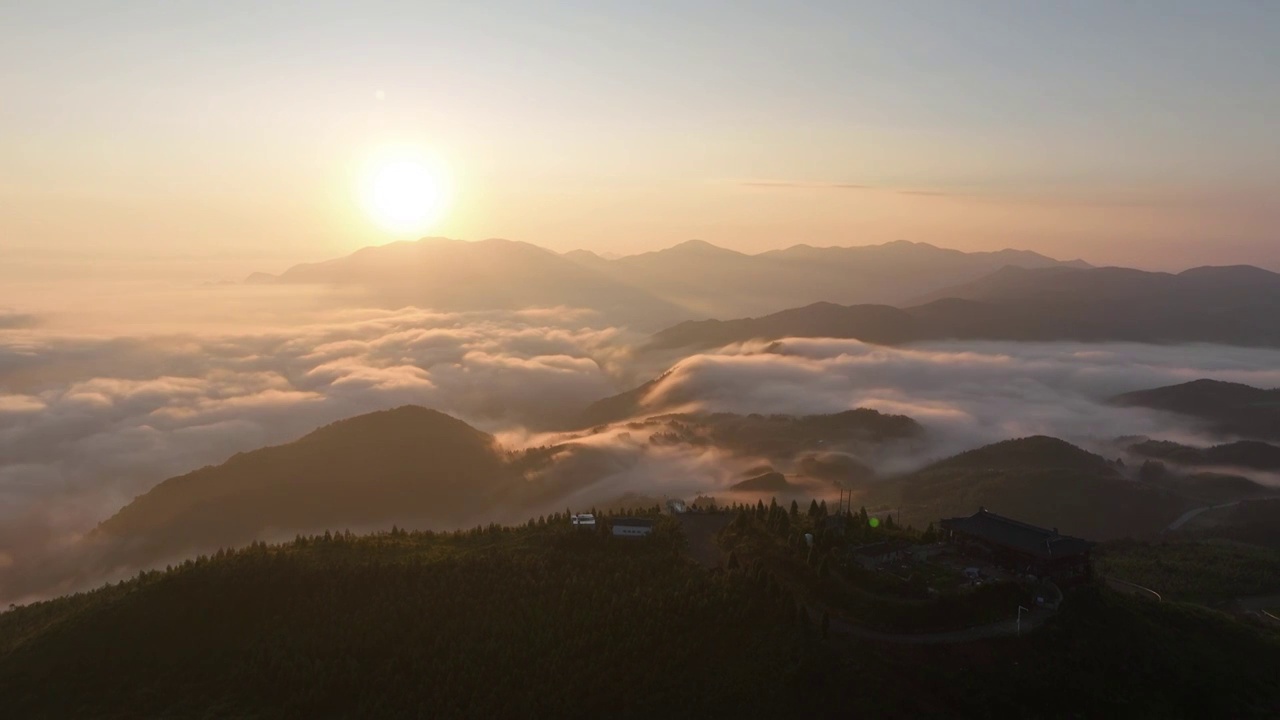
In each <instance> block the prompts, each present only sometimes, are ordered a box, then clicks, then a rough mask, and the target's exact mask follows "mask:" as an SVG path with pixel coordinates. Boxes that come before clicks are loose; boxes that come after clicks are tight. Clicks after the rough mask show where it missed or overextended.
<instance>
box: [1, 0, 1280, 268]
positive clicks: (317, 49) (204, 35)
mask: <svg viewBox="0 0 1280 720" xmlns="http://www.w3.org/2000/svg"><path fill="white" fill-rule="evenodd" d="M1277 67H1280V4H1278V3H1273V2H1265V1H1263V0H1259V1H1256V2H1230V1H1223V2H1214V3H1208V2H1202V1H1198V0H1197V1H1183V0H1163V1H1160V2H1155V1H1151V2H1138V1H1134V2H1113V1H1110V0H1108V1H1098V2H1094V1H1088V0H1081V1H1078V2H1070V3H1068V2H1058V3H1049V2H1036V3H1027V2H1014V1H1012V0H1010V1H1008V2H1001V1H996V0H989V1H985V2H965V3H959V2H952V1H951V0H912V1H909V2H893V3H890V2H854V1H852V0H841V1H839V2H827V1H820V2H811V3H802V4H796V3H790V2H759V1H756V0H735V1H733V2H694V1H692V0H682V1H680V2H667V1H666V0H651V1H650V2H643V3H640V2H634V1H628V2H610V1H608V0H593V1H592V2H567V1H552V0H509V1H508V0H473V1H472V2H466V3H455V2H431V1H429V0H405V1H403V2H401V1H395V0H366V1H364V2H360V3H354V2H352V3H346V2H335V1H334V0H309V1H307V2H270V3H264V2H257V1H255V2H245V1H240V0H225V1H224V2H219V3H204V2H160V1H154V2H144V1H141V0H132V1H125V0H115V1H112V2H106V1H92V0H63V1H62V2H57V3H50V2H45V1H43V0H41V1H38V2H30V1H28V0H6V1H5V2H3V3H0V98H3V100H2V101H0V279H4V280H6V281H16V280H27V281H31V282H35V281H38V280H40V279H43V278H44V277H46V276H47V277H54V276H57V277H80V276H95V277H96V276H103V275H129V274H137V275H147V274H149V273H175V272H176V273H179V274H181V275H182V276H184V277H186V276H190V277H192V278H204V279H219V278H223V279H225V278H233V279H234V278H238V277H240V276H241V275H240V274H241V273H244V272H247V271H249V270H264V271H269V272H278V271H280V270H283V269H284V268H286V267H288V266H289V265H292V264H294V263H295V262H300V261H308V260H319V259H325V258H329V257H334V256H337V255H342V254H346V253H348V252H351V251H353V250H355V249H357V248H359V247H361V246H364V245H369V244H375V243H381V242H387V241H390V240H397V239H404V237H405V235H406V233H405V232H388V231H386V230H384V229H381V228H380V227H379V226H378V224H377V223H376V222H374V221H373V219H371V218H370V216H369V214H368V212H366V210H365V208H364V207H363V206H362V204H361V199H360V187H361V185H360V183H361V182H362V180H361V178H362V177H363V173H365V172H366V171H365V170H364V168H366V167H367V166H368V164H369V162H370V158H373V157H378V156H379V154H380V153H381V154H386V153H388V152H390V153H392V154H394V153H397V152H406V153H409V152H411V153H415V154H422V155H424V156H429V157H431V158H432V159H433V162H434V163H436V165H435V167H441V168H444V170H442V171H441V172H442V173H443V174H444V176H445V177H446V178H447V184H448V187H449V188H450V193H449V194H450V198H451V201H450V204H449V207H448V209H447V211H446V212H445V213H444V214H443V215H442V216H441V217H440V219H439V221H438V222H437V223H435V224H434V225H433V226H432V227H430V228H423V229H422V230H423V231H422V232H420V233H418V234H422V235H426V234H431V235H446V236H450V237H458V238H463V239H483V238H488V237H505V238H509V239H513V240H524V241H528V242H532V243H535V244H538V245H542V246H544V247H548V248H551V249H553V250H561V251H563V250H570V249H573V248H587V249H590V250H594V251H597V252H602V253H603V252H610V253H631V252H638V251H644V250H649V249H654V248H658V247H665V246H669V245H673V244H676V243H678V242H681V241H684V240H688V239H692V238H698V239H702V240H706V241H709V242H712V243H715V244H718V245H721V246H724V247H730V248H734V249H738V250H742V251H747V252H758V251H762V250H767V249H771V248H776V247H785V246H789V245H792V244H796V243H801V242H804V243H809V244H814V245H861V244H872V243H881V242H889V241H892V240H897V239H907V240H912V241H921V242H930V243H933V244H936V245H940V246H944V247H954V248H959V249H963V250H986V249H998V248H1003V247H1018V248H1026V249H1032V250H1037V251H1041V252H1044V253H1047V254H1050V255H1054V256H1056V257H1061V258H1064V259H1066V258H1076V257H1083V258H1084V259H1086V260H1089V261H1091V262H1094V263H1102V264H1124V265H1131V266H1138V267H1146V268H1153V269H1181V268H1185V267H1190V266H1194V265H1203V264H1233V263H1252V264H1258V265H1262V266H1265V267H1269V268H1271V269H1275V270H1280V253H1277V252H1276V250H1275V248H1276V240H1277V227H1280V133H1276V132H1275V130H1274V122H1275V119H1276V118H1280V73H1278V72H1276V70H1275V69H1276V68H1277Z"/></svg>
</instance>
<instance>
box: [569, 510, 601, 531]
mask: <svg viewBox="0 0 1280 720" xmlns="http://www.w3.org/2000/svg"><path fill="white" fill-rule="evenodd" d="M569 521H570V522H571V523H573V525H574V527H580V528H584V529H587V530H592V529H595V526H596V516H595V515H592V514H591V513H582V514H581V515H570V516H569Z"/></svg>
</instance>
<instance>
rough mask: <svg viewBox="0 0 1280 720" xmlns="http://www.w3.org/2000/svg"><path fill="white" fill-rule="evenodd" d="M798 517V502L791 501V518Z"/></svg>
mask: <svg viewBox="0 0 1280 720" xmlns="http://www.w3.org/2000/svg"><path fill="white" fill-rule="evenodd" d="M798 517H800V504H799V503H797V502H796V501H795V500H792V501H791V519H792V520H795V519H796V518H798Z"/></svg>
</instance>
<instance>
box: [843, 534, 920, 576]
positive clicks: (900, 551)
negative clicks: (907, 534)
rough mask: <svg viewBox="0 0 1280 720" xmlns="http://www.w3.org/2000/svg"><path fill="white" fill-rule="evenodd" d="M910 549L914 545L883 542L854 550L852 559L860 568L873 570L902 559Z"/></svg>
mask: <svg viewBox="0 0 1280 720" xmlns="http://www.w3.org/2000/svg"><path fill="white" fill-rule="evenodd" d="M912 547H914V544H913V543H910V542H908V541H906V540H884V541H882V542H876V543H871V544H870V545H863V546H861V547H857V548H854V549H853V559H854V561H855V562H857V563H858V564H859V565H861V566H862V567H864V568H866V569H868V570H874V569H875V568H876V567H878V566H880V565H885V564H887V563H891V562H894V561H897V560H900V559H902V558H903V557H905V556H906V555H907V552H908V551H909V550H911V548H912Z"/></svg>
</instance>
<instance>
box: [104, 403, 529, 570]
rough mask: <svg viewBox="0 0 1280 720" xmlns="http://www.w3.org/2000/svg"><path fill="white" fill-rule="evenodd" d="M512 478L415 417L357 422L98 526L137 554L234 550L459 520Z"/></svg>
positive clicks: (405, 412)
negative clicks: (323, 531) (331, 530)
mask: <svg viewBox="0 0 1280 720" xmlns="http://www.w3.org/2000/svg"><path fill="white" fill-rule="evenodd" d="M510 473H511V471H510V470H509V468H508V467H507V466H506V465H505V464H504V461H503V457H502V454H501V453H500V452H499V451H498V450H497V448H496V447H495V445H494V440H493V438H492V437H490V436H489V435H487V434H485V433H482V432H480V431H479V430H476V429H475V428H472V427H471V426H469V425H467V424H466V423H464V422H462V421H461V420H457V419H455V418H452V417H450V416H448V415H445V414H443V413H439V412H436V411H434V410H428V409H426V408H422V407H416V406H409V405H407V406H404V407H400V408H396V409H394V410H385V411H382V412H375V413H369V414H367V415H360V416H357V417H354V418H350V419H347V420H342V421H339V422H336V423H333V424H331V425H328V426H325V427H323V428H320V429H319V430H316V431H315V432H312V433H310V434H308V435H307V436H305V437H303V438H301V439H300V440H297V441H295V442H292V443H288V444H285V445H278V446H275V447H268V448H262V449H260V450H254V451H252V452H247V453H240V454H238V455H235V456H234V457H232V458H231V459H229V460H227V461H226V462H225V463H223V464H221V465H218V466H214V467H205V468H201V469H199V470H196V471H194V472H190V473H187V474H186V475H182V476H179V477H175V478H171V479H169V480H166V481H164V482H162V483H160V484H159V485H157V486H156V487H155V488H152V489H151V490H150V491H149V492H147V493H146V494H144V495H142V496H140V497H138V498H137V499H135V500H134V501H133V502H132V503H130V504H129V505H126V506H125V507H124V508H123V509H121V510H120V511H119V512H118V513H116V514H115V515H114V516H113V517H111V518H109V519H108V520H106V521H105V522H103V523H102V525H101V526H99V528H98V530H97V533H98V534H99V535H100V536H104V537H107V538H121V539H126V540H130V541H131V546H130V547H131V549H132V551H133V552H135V554H136V553H137V552H140V551H142V550H143V549H145V547H155V548H158V549H160V550H163V551H164V552H165V553H168V554H178V553H181V552H183V551H185V550H188V549H201V548H216V547H219V546H236V545H242V544H245V543H248V542H250V541H251V540H254V539H257V538H260V537H262V535H263V533H265V532H267V531H268V530H272V531H275V532H277V533H281V532H283V533H288V534H289V535H292V534H293V533H294V532H297V531H309V530H313V529H316V528H325V527H359V526H361V525H378V524H383V523H391V522H395V521H400V522H405V521H407V520H415V519H425V520H453V521H456V520H458V519H460V518H461V519H465V518H467V517H468V516H469V515H470V514H471V513H475V512H479V511H481V510H487V509H488V508H489V507H490V506H491V503H492V502H493V495H494V494H495V493H497V492H499V491H501V490H502V489H503V486H504V484H505V482H506V481H507V480H509V479H510Z"/></svg>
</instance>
